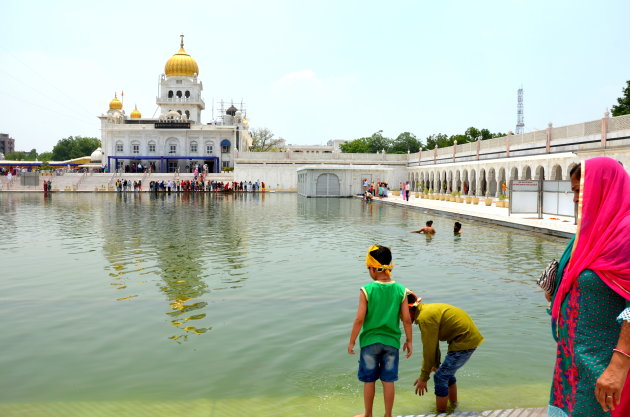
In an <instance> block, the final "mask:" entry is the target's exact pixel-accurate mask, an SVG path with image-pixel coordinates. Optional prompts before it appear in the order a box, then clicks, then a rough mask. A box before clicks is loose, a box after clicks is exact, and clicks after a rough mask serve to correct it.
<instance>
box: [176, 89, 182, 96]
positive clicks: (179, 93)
mask: <svg viewBox="0 0 630 417" xmlns="http://www.w3.org/2000/svg"><path fill="white" fill-rule="evenodd" d="M177 97H178V98H182V92H181V91H180V90H177Z"/></svg>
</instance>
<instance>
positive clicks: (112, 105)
mask: <svg viewBox="0 0 630 417" xmlns="http://www.w3.org/2000/svg"><path fill="white" fill-rule="evenodd" d="M109 109H110V110H122V101H120V100H118V97H117V96H116V94H114V98H113V99H112V101H110V102H109Z"/></svg>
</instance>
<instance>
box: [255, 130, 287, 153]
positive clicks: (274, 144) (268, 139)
mask: <svg viewBox="0 0 630 417" xmlns="http://www.w3.org/2000/svg"><path fill="white" fill-rule="evenodd" d="M251 135H252V146H251V147H250V148H249V150H250V151H252V152H277V151H280V150H282V149H283V148H284V139H282V138H274V137H273V132H272V131H271V130H269V129H267V128H266V127H263V128H260V129H252V131H251Z"/></svg>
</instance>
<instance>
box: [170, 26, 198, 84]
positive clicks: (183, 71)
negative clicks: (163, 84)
mask: <svg viewBox="0 0 630 417" xmlns="http://www.w3.org/2000/svg"><path fill="white" fill-rule="evenodd" d="M164 74H166V76H167V77H171V76H177V75H179V76H184V77H192V76H194V75H195V74H197V75H199V67H198V66H197V62H196V61H195V60H194V59H193V58H192V57H191V56H190V55H188V52H186V50H185V49H184V35H182V42H181V44H180V48H179V51H177V53H176V54H175V55H173V56H172V57H170V58H169V59H168V61H166V65H164Z"/></svg>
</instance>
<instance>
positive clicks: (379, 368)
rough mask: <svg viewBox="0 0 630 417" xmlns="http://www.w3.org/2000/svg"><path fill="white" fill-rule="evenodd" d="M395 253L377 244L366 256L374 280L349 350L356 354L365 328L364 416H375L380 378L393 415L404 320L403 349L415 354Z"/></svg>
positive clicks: (387, 409) (362, 302)
mask: <svg viewBox="0 0 630 417" xmlns="http://www.w3.org/2000/svg"><path fill="white" fill-rule="evenodd" d="M391 262H392V253H391V251H390V250H389V248H386V247H385V246H378V245H373V246H372V247H371V248H370V249H369V250H368V253H367V255H366V257H365V263H366V265H367V268H368V271H369V273H370V277H372V279H373V280H374V282H372V283H371V284H368V285H366V286H364V287H362V288H361V294H360V296H359V308H358V311H357V316H356V318H355V319H354V324H353V326H352V332H351V333H350V343H348V353H349V354H351V355H354V344H355V341H356V339H357V336H358V335H359V331H361V337H360V347H361V352H360V357H359V372H358V377H359V381H361V382H363V403H364V405H365V414H362V416H364V417H372V405H373V403H374V392H375V389H376V380H377V379H380V380H381V383H382V384H383V397H384V400H385V417H391V415H392V408H393V406H394V396H395V388H394V382H395V381H397V380H398V350H399V349H400V336H401V332H400V319H401V318H402V322H403V325H404V328H405V336H406V341H405V343H404V345H403V351H406V352H407V355H406V357H407V358H408V357H410V356H411V352H412V342H411V338H412V335H411V317H410V315H409V309H408V308H407V297H406V291H407V290H406V288H405V287H403V286H402V285H400V284H398V283H397V282H394V281H393V280H392V278H391V270H392V268H393V267H394V265H393V264H392V263H391Z"/></svg>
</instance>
